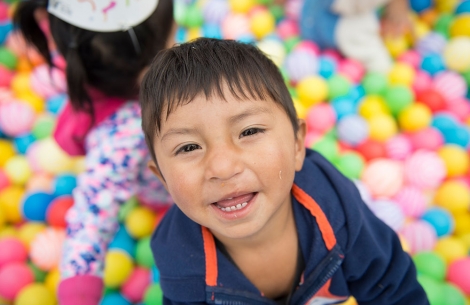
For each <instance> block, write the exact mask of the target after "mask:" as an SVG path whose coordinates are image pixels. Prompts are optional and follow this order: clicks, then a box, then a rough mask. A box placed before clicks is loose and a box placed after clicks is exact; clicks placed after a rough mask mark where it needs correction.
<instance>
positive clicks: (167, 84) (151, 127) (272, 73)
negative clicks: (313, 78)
mask: <svg viewBox="0 0 470 305" xmlns="http://www.w3.org/2000/svg"><path fill="white" fill-rule="evenodd" d="M224 85H226V86H227V88H228V89H229V90H230V93H231V94H232V95H233V96H234V97H235V98H237V99H240V100H243V99H256V100H266V99H271V100H273V101H274V102H275V103H277V104H278V105H279V106H281V107H282V108H283V109H284V110H285V112H286V113H287V115H288V116H289V119H290V121H291V123H292V126H293V128H294V132H295V134H297V130H298V121H297V114H296V111H295V108H294V104H293V102H292V98H291V96H290V94H289V91H288V89H287V86H286V85H285V83H284V79H283V78H282V75H281V73H280V72H279V69H278V68H277V66H276V65H275V64H274V63H273V62H272V61H271V60H270V59H269V58H268V57H266V55H265V54H263V53H262V52H261V51H260V50H259V49H258V48H256V47H254V46H252V45H249V44H244V43H239V42H236V41H233V40H218V39H210V38H199V39H196V40H194V41H192V42H188V43H183V44H181V45H177V46H174V47H173V48H170V49H166V50H163V51H160V52H159V53H158V54H157V56H156V57H155V59H154V60H153V62H152V64H151V66H150V69H149V70H148V72H147V73H146V75H145V77H144V79H143V81H142V84H141V87H140V101H141V104H142V129H143V131H144V134H145V140H146V142H147V146H148V147H149V150H150V152H151V155H152V157H153V159H154V161H156V159H155V150H154V148H153V140H154V136H155V134H158V132H160V128H161V120H162V119H164V118H163V115H164V114H166V117H168V115H169V114H170V113H171V112H172V111H173V110H174V109H175V108H176V107H178V106H181V105H185V104H188V103H190V102H191V101H192V100H193V99H194V98H195V97H196V96H197V95H199V94H204V96H205V97H206V98H207V99H209V98H211V97H212V96H213V95H215V96H218V97H220V98H222V99H225V97H224V92H223V88H224Z"/></svg>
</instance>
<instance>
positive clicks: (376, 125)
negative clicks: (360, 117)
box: [368, 114, 398, 142]
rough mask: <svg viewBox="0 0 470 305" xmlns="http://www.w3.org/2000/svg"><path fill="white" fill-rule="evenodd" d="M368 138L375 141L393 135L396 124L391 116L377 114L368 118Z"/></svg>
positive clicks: (395, 131) (396, 129)
mask: <svg viewBox="0 0 470 305" xmlns="http://www.w3.org/2000/svg"><path fill="white" fill-rule="evenodd" d="M368 123H369V130H370V131H369V135H370V138H371V139H373V140H376V141H381V142H385V141H387V140H388V139H390V138H391V137H393V136H394V135H395V134H396V133H397V132H398V128H397V124H396V122H395V120H394V119H393V117H392V116H390V115H386V114H379V115H376V116H373V117H372V118H370V119H368Z"/></svg>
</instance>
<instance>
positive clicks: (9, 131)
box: [0, 101, 35, 137]
mask: <svg viewBox="0 0 470 305" xmlns="http://www.w3.org/2000/svg"><path fill="white" fill-rule="evenodd" d="M34 117H35V113H34V110H33V108H32V107H31V106H30V105H28V104H26V103H22V102H17V101H10V102H7V103H3V104H0V129H1V130H2V131H3V133H5V134H6V135H9V136H12V137H16V136H19V135H22V134H25V133H28V132H30V131H31V128H32V127H33V123H34Z"/></svg>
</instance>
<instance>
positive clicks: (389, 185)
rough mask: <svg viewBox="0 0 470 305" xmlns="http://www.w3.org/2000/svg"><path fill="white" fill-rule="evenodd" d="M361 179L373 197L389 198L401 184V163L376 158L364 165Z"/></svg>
mask: <svg viewBox="0 0 470 305" xmlns="http://www.w3.org/2000/svg"><path fill="white" fill-rule="evenodd" d="M361 179H362V181H363V182H364V184H365V185H366V186H367V188H368V189H369V190H370V192H371V194H372V196H373V197H375V198H383V197H385V198H391V197H392V196H394V195H395V194H396V193H397V192H398V191H399V190H400V189H401V187H402V185H403V164H402V163H401V162H398V161H394V160H389V159H384V158H378V159H374V160H372V161H371V162H369V164H367V165H366V167H365V169H364V171H363V172H362V177H361Z"/></svg>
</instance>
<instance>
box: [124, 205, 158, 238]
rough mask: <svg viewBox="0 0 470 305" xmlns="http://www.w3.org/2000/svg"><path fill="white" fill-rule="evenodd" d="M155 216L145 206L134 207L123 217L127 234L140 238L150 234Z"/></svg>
mask: <svg viewBox="0 0 470 305" xmlns="http://www.w3.org/2000/svg"><path fill="white" fill-rule="evenodd" d="M156 220H157V216H156V215H155V213H154V212H152V211H151V210H150V209H148V208H146V207H136V208H134V209H133V210H132V211H130V212H129V214H128V215H127V217H126V219H125V224H126V229H127V231H128V232H129V234H130V235H131V236H132V237H134V238H136V239H140V238H143V237H146V236H149V235H150V234H152V232H153V229H154V227H155V223H156Z"/></svg>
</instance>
